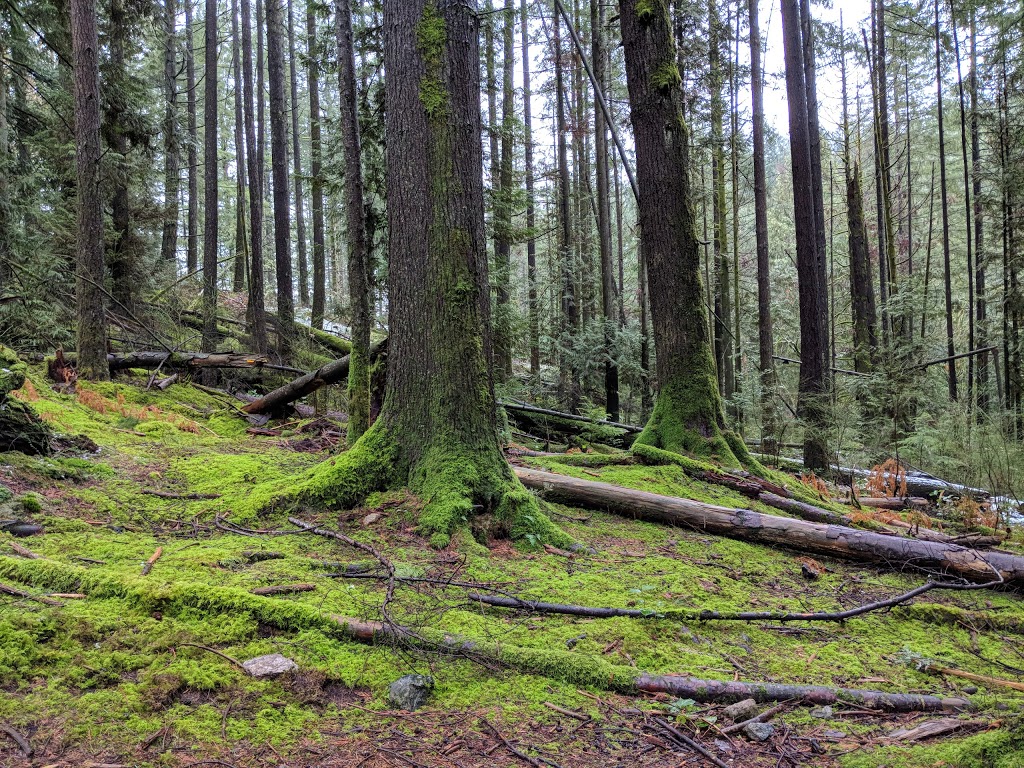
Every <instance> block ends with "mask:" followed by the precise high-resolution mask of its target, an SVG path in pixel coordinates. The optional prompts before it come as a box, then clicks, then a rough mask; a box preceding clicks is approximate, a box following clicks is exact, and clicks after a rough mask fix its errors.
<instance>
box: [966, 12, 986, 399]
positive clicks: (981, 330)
mask: <svg viewBox="0 0 1024 768" xmlns="http://www.w3.org/2000/svg"><path fill="white" fill-rule="evenodd" d="M975 13H976V11H975V9H974V7H973V6H972V7H971V76H970V88H971V195H972V198H973V201H974V283H975V286H974V300H975V308H974V312H975V315H974V328H975V334H976V336H977V346H978V348H980V349H985V348H986V347H988V345H989V342H988V310H987V306H986V302H985V267H986V266H987V263H988V257H987V256H986V254H985V225H984V218H983V214H984V207H983V205H982V199H981V174H982V169H981V129H980V125H979V116H978V112H979V107H978V23H977V18H976V16H975ZM988 367H989V356H988V352H982V353H981V354H979V355H978V362H977V375H978V408H979V410H980V412H981V413H979V416H980V415H981V414H982V413H984V411H985V410H986V409H987V408H988V406H989V394H988V373H989V371H988Z"/></svg>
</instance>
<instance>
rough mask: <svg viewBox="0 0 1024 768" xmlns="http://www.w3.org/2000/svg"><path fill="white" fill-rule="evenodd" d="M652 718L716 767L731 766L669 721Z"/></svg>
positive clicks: (727, 767) (664, 729) (726, 767)
mask: <svg viewBox="0 0 1024 768" xmlns="http://www.w3.org/2000/svg"><path fill="white" fill-rule="evenodd" d="M651 719H652V720H653V721H654V722H655V723H657V724H658V726H659V727H660V728H661V729H662V730H663V731H665V732H666V733H668V734H669V735H670V736H671V737H672V738H674V739H676V740H677V741H681V742H682V743H683V744H685V745H686V746H688V747H689V748H690V749H692V750H693V751H694V752H696V753H697V754H699V755H702V756H703V757H704V758H705V759H706V760H707V761H708V762H710V763H711V764H712V765H714V766H716V768H729V766H728V765H726V764H725V763H723V762H722V761H721V760H719V759H718V758H717V757H715V756H714V755H712V754H711V753H710V752H708V751H707V750H706V749H704V747H703V746H701V745H700V744H698V743H697V742H696V741H694V740H693V739H691V738H690V737H689V736H687V735H686V734H685V733H683V732H682V731H680V730H679V729H678V728H676V727H675V726H674V725H670V724H669V723H666V722H665V721H664V720H662V719H661V718H660V717H652V718H651Z"/></svg>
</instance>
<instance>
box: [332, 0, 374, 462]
mask: <svg viewBox="0 0 1024 768" xmlns="http://www.w3.org/2000/svg"><path fill="white" fill-rule="evenodd" d="M336 4H337V5H336V10H337V14H336V15H337V22H336V33H337V37H338V85H339V96H340V100H341V130H342V152H343V153H344V156H345V234H346V236H347V238H348V290H349V304H350V307H351V312H352V352H351V354H350V360H351V362H350V363H349V368H348V401H349V403H348V408H349V412H348V439H349V442H350V443H352V442H355V441H356V439H358V438H359V436H360V435H362V434H363V432H365V431H366V428H367V427H368V426H369V419H370V323H371V318H370V254H369V248H368V243H367V239H366V220H365V218H364V201H363V172H362V164H361V156H362V150H361V146H362V142H361V137H360V135H359V103H358V101H357V92H356V59H355V46H354V45H353V40H352V11H351V7H350V6H349V0H336Z"/></svg>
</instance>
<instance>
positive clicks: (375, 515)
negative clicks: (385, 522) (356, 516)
mask: <svg viewBox="0 0 1024 768" xmlns="http://www.w3.org/2000/svg"><path fill="white" fill-rule="evenodd" d="M382 517H384V515H382V514H381V513H380V512H371V513H370V514H368V515H367V516H366V517H364V518H363V525H373V524H374V523H376V522H377V521H378V520H380V519H381V518H382Z"/></svg>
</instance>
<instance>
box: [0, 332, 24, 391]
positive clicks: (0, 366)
mask: <svg viewBox="0 0 1024 768" xmlns="http://www.w3.org/2000/svg"><path fill="white" fill-rule="evenodd" d="M27 375H28V366H27V365H26V364H25V363H24V361H22V360H21V359H20V358H19V357H18V355H17V353H16V352H15V351H14V350H13V349H9V348H8V347H5V346H3V345H0V401H3V400H4V399H6V398H7V395H9V394H10V393H11V392H13V391H14V390H16V389H21V387H22V385H23V384H24V383H25V377H26V376H27Z"/></svg>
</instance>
